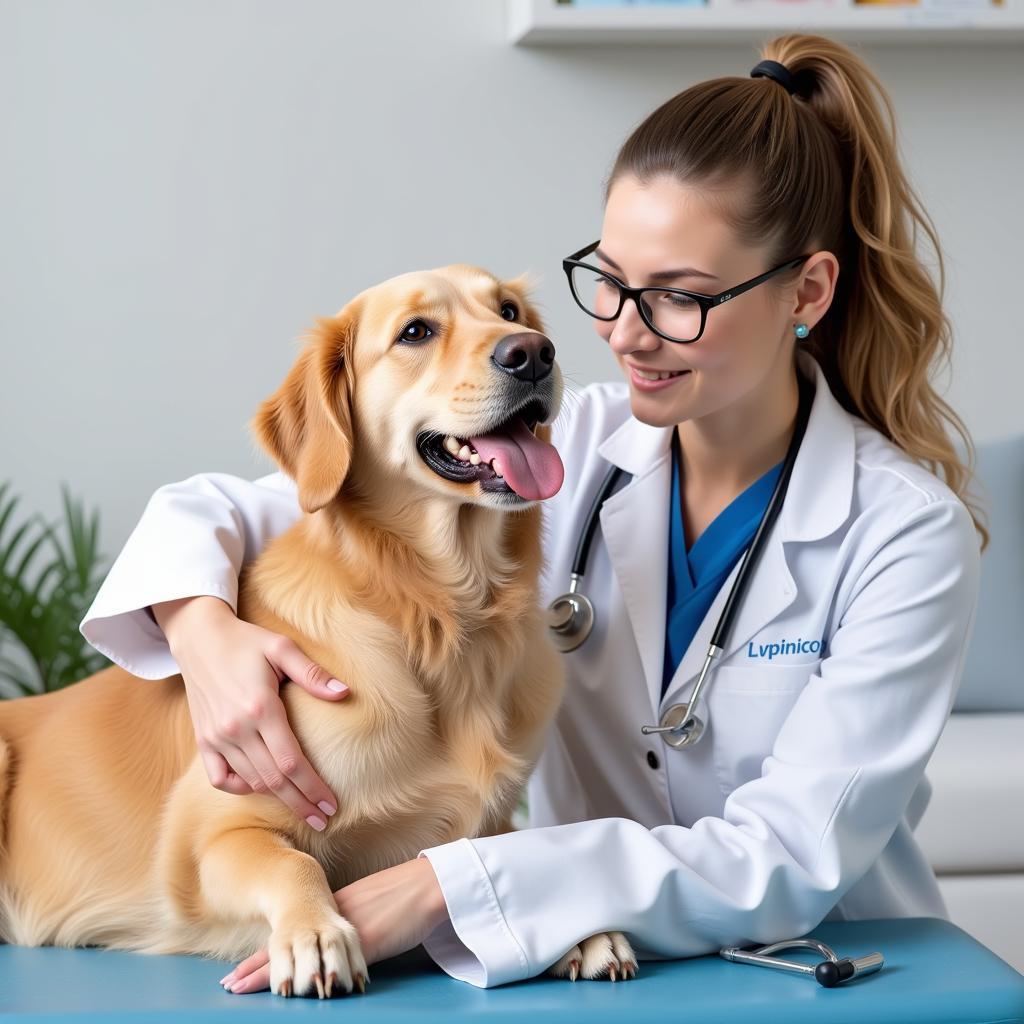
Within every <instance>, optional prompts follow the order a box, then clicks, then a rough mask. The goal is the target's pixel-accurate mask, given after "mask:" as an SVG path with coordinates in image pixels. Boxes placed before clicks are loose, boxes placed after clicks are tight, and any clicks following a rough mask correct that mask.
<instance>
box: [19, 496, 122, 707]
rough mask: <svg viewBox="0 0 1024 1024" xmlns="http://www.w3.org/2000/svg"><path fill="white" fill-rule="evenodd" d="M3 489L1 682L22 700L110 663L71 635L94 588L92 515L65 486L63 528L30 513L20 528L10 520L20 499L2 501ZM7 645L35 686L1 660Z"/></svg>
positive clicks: (95, 524) (98, 571) (95, 520)
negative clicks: (21, 658)
mask: <svg viewBox="0 0 1024 1024" xmlns="http://www.w3.org/2000/svg"><path fill="white" fill-rule="evenodd" d="M9 488H10V482H9V481H4V482H2V483H0V627H2V628H0V681H2V682H3V683H4V686H5V689H8V690H11V689H13V690H14V692H15V693H16V694H19V695H24V694H28V693H39V692H46V691H51V690H56V689H60V688H61V687H63V686H67V685H69V684H71V683H74V682H77V681H78V680H80V679H83V678H85V677H86V676H89V675H93V674H94V673H96V672H98V671H100V669H102V668H104V667H105V666H106V665H109V664H110V661H109V660H108V659H107V658H106V657H105V656H104V655H102V654H100V653H99V652H98V651H96V650H94V649H93V648H92V647H90V646H89V644H88V643H87V642H86V641H85V639H84V637H83V636H82V635H81V633H80V632H79V628H78V627H79V623H80V622H81V620H82V618H83V617H84V615H85V613H86V611H87V610H88V608H89V606H90V605H91V604H92V601H93V599H94V598H95V596H96V591H97V590H98V589H99V584H100V581H101V580H102V576H103V568H102V565H101V563H102V561H103V556H102V555H100V554H99V552H98V537H99V513H98V511H93V512H92V513H91V514H87V513H86V512H85V510H84V506H83V503H82V502H81V501H79V500H76V499H74V498H73V497H72V495H71V493H70V491H69V489H68V488H67V486H66V485H65V484H64V483H62V484H61V499H62V506H63V521H62V522H61V521H60V520H56V521H54V522H52V523H47V522H46V521H45V520H44V519H43V518H42V517H41V516H40V515H39V514H38V513H37V514H36V515H33V516H31V517H29V518H28V519H27V520H26V521H25V522H23V523H22V524H21V525H20V526H15V525H14V522H13V519H12V517H13V513H14V509H15V506H16V505H17V502H18V500H19V499H18V498H16V497H14V496H13V495H11V496H10V497H8V491H9ZM9 528H10V531H11V532H10V534H9V535H8V536H5V534H7V533H8V531H9ZM34 531H35V532H34ZM62 534H64V535H66V537H67V541H66V542H65V540H64V538H63V536H62ZM22 545H25V546H24V547H21V546H22ZM19 548H21V549H20V552H19ZM15 560H16V561H15ZM11 645H16V646H18V647H20V648H21V651H22V653H23V655H24V656H25V658H26V659H27V660H28V661H29V663H30V669H29V671H32V670H34V671H35V673H36V674H37V676H38V679H36V680H32V679H26V678H25V676H26V670H25V668H24V667H22V666H20V665H18V663H16V662H15V661H13V660H12V659H11V658H9V657H6V656H4V655H3V653H2V652H3V651H4V650H6V649H8V648H9V647H10V646H11Z"/></svg>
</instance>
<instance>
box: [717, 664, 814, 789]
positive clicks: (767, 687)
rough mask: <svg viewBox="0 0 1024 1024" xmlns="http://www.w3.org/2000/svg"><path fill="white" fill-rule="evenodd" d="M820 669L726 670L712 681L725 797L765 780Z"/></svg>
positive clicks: (808, 666)
mask: <svg viewBox="0 0 1024 1024" xmlns="http://www.w3.org/2000/svg"><path fill="white" fill-rule="evenodd" d="M819 664H820V661H808V662H805V663H803V664H800V665H771V666H768V665H757V666H753V667H750V668H748V667H747V666H745V665H744V666H723V667H721V668H719V669H717V670H716V671H715V672H714V673H713V677H712V679H709V680H708V685H709V687H710V688H709V690H708V698H707V700H708V703H707V711H708V715H709V718H710V722H709V735H710V739H711V743H712V747H713V751H714V764H715V772H716V774H717V775H718V782H719V785H720V786H721V789H722V792H723V793H724V794H725V795H726V796H728V795H729V793H731V792H732V791H733V790H734V789H736V788H737V787H738V786H742V785H743V784H744V783H745V782H749V781H750V780H751V779H756V778H760V776H761V766H762V764H763V762H764V759H765V758H766V757H767V756H768V755H769V754H770V753H771V752H772V747H773V746H774V744H775V737H776V736H777V735H778V733H779V730H780V729H781V728H782V723H783V722H784V721H785V720H786V716H787V715H788V714H789V712H790V710H791V709H792V707H793V705H794V704H795V703H796V700H797V698H798V697H799V696H800V693H801V692H802V690H803V688H804V687H805V686H806V685H807V681H808V680H809V679H810V678H811V676H812V675H813V673H814V672H815V671H816V670H817V667H818V665H819Z"/></svg>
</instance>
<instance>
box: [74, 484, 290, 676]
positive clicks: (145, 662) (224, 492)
mask: <svg viewBox="0 0 1024 1024" xmlns="http://www.w3.org/2000/svg"><path fill="white" fill-rule="evenodd" d="M301 514H302V510H301V508H300V507H299V501H298V495H297V493H296V489H295V483H294V481H293V480H291V479H290V478H289V477H287V476H286V475H285V474H284V473H271V474H269V475H267V476H264V477H260V478H259V479H258V480H245V479H243V478H242V477H237V476H232V475H230V474H228V473H198V474H196V475H195V476H190V477H189V478H188V479H187V480H182V481H180V482H179V483H173V484H167V485H165V486H164V487H161V488H159V489H158V490H157V491H156V492H155V493H154V494H153V496H152V498H150V500H149V503H148V504H147V505H146V508H145V511H144V512H143V513H142V518H141V519H140V520H139V522H138V524H137V525H136V527H135V529H134V531H133V532H132V534H131V536H130V537H129V538H128V540H127V542H126V543H125V546H124V548H123V549H122V551H121V553H120V555H118V557H117V560H116V561H115V562H114V564H113V566H112V567H111V569H110V572H109V573H108V574H107V578H106V579H105V580H104V582H103V585H102V586H101V587H100V589H99V592H98V593H97V594H96V598H95V600H94V601H93V603H92V606H91V607H90V608H89V611H88V612H87V613H86V616H85V618H84V619H83V620H82V623H81V625H80V626H79V631H80V632H81V634H82V636H84V637H85V639H86V640H87V641H88V642H89V643H90V644H92V646H93V647H95V648H96V650H98V651H100V652H101V653H102V654H105V655H106V656H107V657H108V658H110V659H111V660H112V661H115V662H116V663H117V664H118V665H120V666H121V667H122V668H125V669H127V670H128V671H129V672H131V673H133V674H134V675H137V676H142V677H143V678H145V679H164V678H166V677H167V676H172V675H175V674H176V673H177V672H179V671H180V670H179V668H178V665H177V663H176V662H175V660H174V658H173V657H172V655H171V652H170V649H169V648H168V646H167V640H166V638H165V637H164V634H163V630H161V629H160V627H159V626H158V625H157V623H156V620H155V619H154V618H153V617H152V613H151V612H149V610H148V608H149V605H152V604H157V603H159V602H161V601H173V600H175V599H176V598H179V597H192V596H196V595H200V594H209V595H211V596H214V597H219V598H222V599H223V600H224V601H226V602H227V603H228V604H229V605H231V608H232V610H233V611H235V612H237V611H238V575H239V573H240V572H241V569H242V566H243V564H245V563H246V562H249V561H251V560H252V559H253V558H255V557H256V555H258V554H259V552H260V551H262V550H263V548H264V546H265V545H266V544H267V542H268V541H269V540H271V539H272V538H273V537H275V536H277V535H278V534H281V533H283V532H284V531H285V530H287V529H288V528H289V527H290V526H291V525H292V524H293V523H295V522H296V521H297V520H298V519H299V517H300V516H301Z"/></svg>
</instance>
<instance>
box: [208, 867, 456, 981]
mask: <svg viewBox="0 0 1024 1024" xmlns="http://www.w3.org/2000/svg"><path fill="white" fill-rule="evenodd" d="M334 902H335V903H336V904H337V906H338V913H339V914H341V916H342V917H344V918H345V919H346V920H347V921H349V923H350V924H351V925H352V926H353V927H354V928H355V930H356V931H357V932H358V933H359V941H360V944H361V945H362V947H363V957H364V958H365V960H366V962H367V964H372V963H376V962H377V961H378V960H387V959H388V958H389V957H393V956H398V954H399V953H404V952H405V951H406V950H409V949H413V948H414V947H416V946H418V945H419V944H420V943H421V942H422V941H423V940H424V939H425V938H426V937H427V936H428V935H429V934H430V933H431V932H432V931H433V930H434V929H435V928H436V927H437V926H438V925H439V924H440V923H441V922H442V921H444V920H445V919H446V918H447V917H448V908H447V906H446V905H445V902H444V894H443V893H442V892H441V886H440V884H439V883H438V881H437V876H436V875H435V874H434V869H433V867H431V864H430V861H429V860H427V858H426V857H417V858H416V859H415V860H407V861H405V863H403V864H397V865H395V867H393V868H385V869H384V870H383V871H378V872H376V874H373V875H367V876H366V877H365V878H360V879H359V880H358V881H356V882H352V884H351V885H346V886H345V887H344V888H343V889H339V890H338V891H337V892H336V893H335V894H334ZM269 961H270V958H269V956H268V955H267V951H266V949H261V950H259V951H258V952H256V953H253V955H252V956H250V957H247V958H246V959H245V960H243V961H242V962H241V963H240V964H239V965H238V966H237V967H236V968H235V969H234V970H233V971H232V972H231V973H230V974H228V975H226V976H225V977H223V978H221V982H220V983H221V984H222V985H223V986H224V987H225V988H226V989H228V991H229V992H234V993H236V994H241V993H245V992H259V991H261V990H262V989H265V988H269V987H270V962H269Z"/></svg>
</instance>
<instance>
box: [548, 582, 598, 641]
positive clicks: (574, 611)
mask: <svg viewBox="0 0 1024 1024" xmlns="http://www.w3.org/2000/svg"><path fill="white" fill-rule="evenodd" d="M578 582H579V577H578V576H577V575H576V574H575V573H573V575H572V577H571V579H570V582H569V592H568V593H567V594H562V595H561V597H556V598H555V599H554V601H552V602H551V604H549V605H548V610H547V622H548V628H549V629H550V630H551V642H552V643H553V644H554V645H555V647H557V648H558V650H560V651H561V652H562V653H563V654H566V653H568V652H569V651H575V650H576V648H577V647H579V646H580V644H582V643H583V641H584V640H586V639H587V637H588V636H590V631H591V630H592V629H593V628H594V606H593V605H592V604H591V603H590V598H589V597H587V596H586V594H580V593H577V591H576V585H577V583H578Z"/></svg>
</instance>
